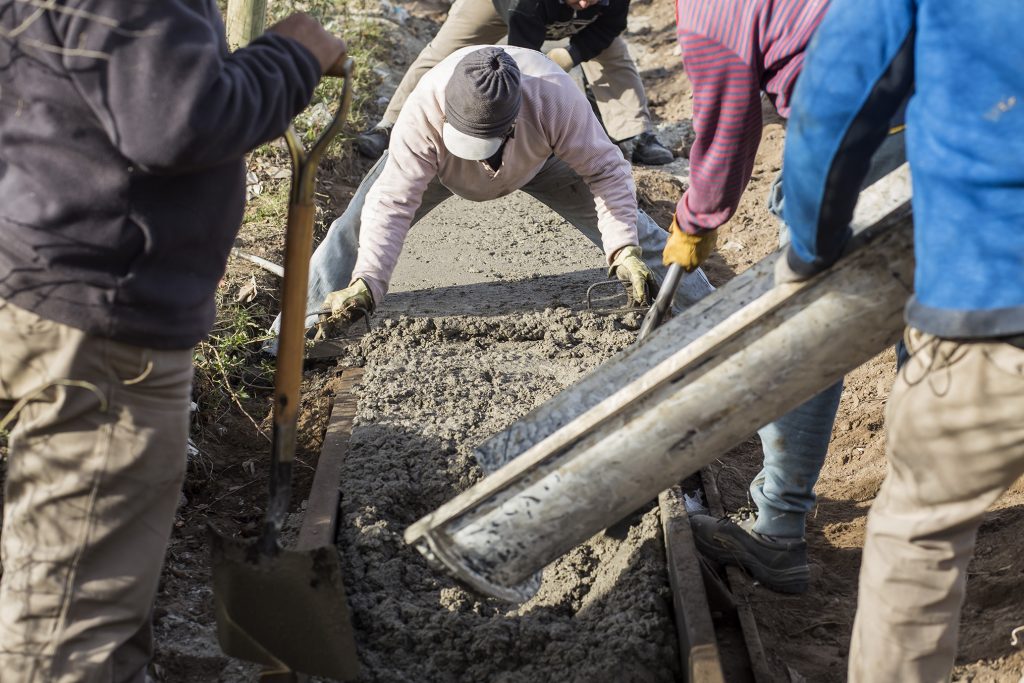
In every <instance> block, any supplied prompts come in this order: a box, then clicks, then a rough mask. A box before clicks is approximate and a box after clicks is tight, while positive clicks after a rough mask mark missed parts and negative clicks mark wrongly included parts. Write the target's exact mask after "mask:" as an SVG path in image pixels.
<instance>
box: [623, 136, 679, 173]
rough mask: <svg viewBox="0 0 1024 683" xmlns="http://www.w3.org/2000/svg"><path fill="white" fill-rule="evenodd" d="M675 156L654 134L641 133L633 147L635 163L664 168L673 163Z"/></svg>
mask: <svg viewBox="0 0 1024 683" xmlns="http://www.w3.org/2000/svg"><path fill="white" fill-rule="evenodd" d="M673 159H675V156H674V155H673V154H672V152H671V151H669V148H668V147H666V146H665V145H663V144H661V142H659V141H658V138H656V137H655V136H654V133H641V134H640V135H638V136H636V144H635V145H633V163H634V164H645V165H647V166H662V165H664V164H670V163H672V160H673Z"/></svg>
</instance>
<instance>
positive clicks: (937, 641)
mask: <svg viewBox="0 0 1024 683" xmlns="http://www.w3.org/2000/svg"><path fill="white" fill-rule="evenodd" d="M1021 9H1022V8H1021V5H1020V3H1019V0H989V1H988V2H984V3H978V2H974V1H972V0H834V1H833V3H832V7H831V8H830V10H829V13H828V15H827V16H826V18H825V20H824V21H823V23H822V24H821V27H820V28H819V31H818V33H817V35H816V37H815V39H814V40H813V42H812V45H811V47H810V50H809V52H808V54H807V56H806V62H805V66H804V70H803V74H802V75H801V77H800V82H799V84H798V85H797V90H796V94H795V97H794V100H793V107H792V115H791V118H790V126H789V130H788V132H787V140H786V150H785V158H784V168H785V180H784V192H785V197H786V204H785V208H784V218H785V220H786V223H787V224H788V226H789V230H790V234H791V239H792V242H791V245H790V247H789V248H788V250H787V252H786V254H785V258H784V259H780V261H779V268H778V270H777V273H776V280H777V282H778V281H792V280H800V279H804V278H807V277H810V276H812V275H814V274H815V273H816V272H818V271H820V270H821V269H823V268H825V267H827V266H829V265H830V264H831V263H833V262H834V261H835V260H836V259H837V258H838V257H839V255H840V252H841V251H842V249H843V246H844V244H845V242H846V240H847V238H848V237H849V235H850V230H849V223H850V218H851V216H852V213H853V208H854V203H855V201H856V193H853V192H850V191H849V189H850V188H851V187H857V186H858V185H859V183H860V181H861V180H862V179H863V176H864V174H865V173H866V171H867V169H868V161H869V158H870V156H871V153H872V152H873V150H875V149H876V148H877V147H878V146H879V145H880V144H881V143H882V141H883V139H884V138H885V135H886V130H887V128H888V124H889V121H890V119H891V118H892V116H893V113H894V112H895V111H896V109H897V108H898V107H899V106H900V104H901V102H902V101H903V99H904V98H906V97H907V96H908V95H910V101H909V105H908V107H907V111H906V121H907V139H906V149H907V158H908V160H909V162H910V168H911V173H912V176H913V192H914V251H915V257H916V260H917V266H916V273H915V277H914V287H915V293H914V296H913V297H912V298H911V300H910V301H909V303H908V304H907V308H906V321H907V325H908V327H907V331H906V334H905V341H906V343H907V346H908V349H909V351H910V353H911V357H910V359H909V360H908V361H907V363H906V364H904V366H903V367H902V369H901V370H900V372H899V374H898V376H897V379H896V385H895V387H894V388H893V391H892V395H891V397H890V399H889V403H888V406H887V414H886V427H887V436H888V458H889V468H888V474H887V477H886V480H885V482H884V484H883V485H882V488H881V491H880V492H879V494H878V497H877V499H876V500H875V502H874V505H873V506H872V509H871V513H870V515H869V517H868V526H867V540H866V543H865V547H864V557H863V563H862V566H861V572H860V588H859V602H858V609H857V617H856V621H855V624H854V633H853V642H852V645H851V648H850V663H849V680H850V681H853V682H854V683H856V682H858V681H871V682H872V683H878V682H883V683H884V682H886V681H900V682H901V683H904V682H908V681H911V682H912V681H941V680H949V675H950V671H951V669H952V666H953V662H954V659H955V657H956V646H957V630H958V624H959V615H960V608H961V605H962V603H963V599H964V592H965V583H966V579H967V564H968V562H969V561H970V559H971V556H972V554H973V548H974V541H975V536H976V533H977V531H978V527H979V525H980V523H981V519H982V515H983V514H984V512H985V510H986V508H988V507H989V506H990V505H991V504H992V503H994V502H995V500H996V499H997V498H998V497H999V496H1000V494H1002V492H1003V491H1005V490H1006V489H1007V488H1008V487H1009V486H1010V485H1011V484H1013V482H1014V481H1015V480H1016V479H1017V478H1018V477H1020V476H1021V475H1022V474H1024V40H1021V36H1022V35H1024V12H1022V11H1021Z"/></svg>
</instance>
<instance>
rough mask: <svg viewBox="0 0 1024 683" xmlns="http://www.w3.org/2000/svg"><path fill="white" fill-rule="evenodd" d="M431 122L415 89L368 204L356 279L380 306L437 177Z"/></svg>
mask: <svg viewBox="0 0 1024 683" xmlns="http://www.w3.org/2000/svg"><path fill="white" fill-rule="evenodd" d="M430 125H431V124H430V123H429V121H428V118H427V116H426V114H425V112H424V111H423V108H422V106H421V105H420V104H419V103H418V102H417V99H416V94H415V93H414V95H413V97H411V98H410V99H409V100H408V101H407V102H406V103H405V106H404V107H403V108H402V113H401V114H400V115H399V117H398V121H397V122H396V123H395V127H394V129H393V130H392V133H391V143H390V146H389V148H388V159H387V162H386V163H385V165H384V170H383V171H381V174H380V177H379V178H377V182H376V183H374V185H373V188H372V189H371V190H370V191H369V192H368V193H367V195H366V203H365V204H364V205H363V212H362V215H361V218H360V226H359V256H358V257H357V259H356V265H355V268H354V269H353V271H352V281H353V282H355V281H356V280H357V279H360V278H362V279H363V281H364V282H366V284H367V286H368V287H369V288H370V292H371V293H372V294H373V300H374V303H375V305H378V306H379V305H380V302H381V301H382V300H383V299H384V295H385V294H387V291H388V286H389V285H390V283H391V275H392V273H394V271H395V265H396V264H397V263H398V257H399V255H400V254H401V253H402V247H403V246H404V244H405V238H406V235H408V234H409V229H410V228H411V227H412V221H413V218H415V216H416V211H417V210H418V209H419V208H420V204H421V203H422V201H423V193H424V192H425V191H426V189H427V185H429V184H430V181H431V180H433V179H434V178H435V177H436V176H437V168H438V167H437V150H436V149H434V147H433V146H432V145H431V143H430V142H429V140H428V139H427V136H426V135H425V134H424V132H425V131H426V130H428V128H429V127H430ZM438 125H439V124H438Z"/></svg>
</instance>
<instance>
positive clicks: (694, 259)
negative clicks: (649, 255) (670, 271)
mask: <svg viewBox="0 0 1024 683" xmlns="http://www.w3.org/2000/svg"><path fill="white" fill-rule="evenodd" d="M717 239H718V231H717V230H702V231H701V232H700V234H698V235H691V234H690V233H688V232H686V231H685V230H683V229H682V228H680V227H679V223H678V222H677V219H676V216H675V214H672V225H671V227H669V230H668V241H667V242H666V243H665V250H664V251H663V252H661V262H662V263H664V264H665V265H666V266H667V265H669V264H671V263H678V264H679V265H680V266H682V267H683V270H685V271H686V272H687V273H692V272H693V271H695V270H697V267H698V266H700V264H702V263H704V261H705V260H707V258H708V256H711V252H712V251H714V250H715V241H716V240H717Z"/></svg>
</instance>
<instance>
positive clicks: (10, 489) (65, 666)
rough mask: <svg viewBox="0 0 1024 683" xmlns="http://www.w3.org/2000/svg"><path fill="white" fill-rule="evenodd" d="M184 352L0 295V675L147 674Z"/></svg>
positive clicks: (186, 393) (182, 426) (181, 453)
mask: <svg viewBox="0 0 1024 683" xmlns="http://www.w3.org/2000/svg"><path fill="white" fill-rule="evenodd" d="M191 384H192V354H191V351H154V350H151V349H145V348H139V347H135V346H129V345H127V344H121V343H118V342H115V341H111V340H109V339H103V338H99V337H93V336H90V335H87V334H85V333H84V332H82V331H80V330H77V329H74V328H71V327H68V326H66V325H61V324H60V323H56V322H52V321H50V320H45V319H43V318H40V317H39V316H37V315H35V314H33V313H30V312H28V311H25V310H23V309H20V308H18V307H16V306H14V305H12V304H9V303H7V302H5V301H3V300H0V417H2V416H3V415H6V414H8V411H9V410H10V409H11V408H14V409H15V410H17V411H18V412H17V422H16V423H15V426H14V428H13V429H12V430H11V433H10V442H9V445H10V454H9V459H8V463H7V481H6V483H5V489H4V515H3V531H2V536H0V550H2V560H3V576H2V578H0V681H2V682H3V683H29V682H32V683H36V682H40V683H41V682H43V681H45V682H47V683H50V682H59V683H71V682H74V683H85V682H88V683H93V682H95V683H100V682H102V683H113V682H116V683H120V682H121V681H132V682H136V681H140V682H141V681H145V680H146V665H147V663H148V662H149V659H150V657H151V655H152V636H151V630H150V612H151V609H152V604H153V597H154V595H155V594H156V589H157V582H158V579H159V577H160V567H161V565H162V563H163V558H164V553H165V551H166V548H167V541H168V538H169V537H170V533H171V526H172V524H173V521H174V511H175V508H176V506H177V502H178V498H179V491H180V489H181V483H182V479H183V477H184V473H185V448H186V441H187V439H188V413H189V410H188V407H189V400H190V395H191Z"/></svg>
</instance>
